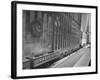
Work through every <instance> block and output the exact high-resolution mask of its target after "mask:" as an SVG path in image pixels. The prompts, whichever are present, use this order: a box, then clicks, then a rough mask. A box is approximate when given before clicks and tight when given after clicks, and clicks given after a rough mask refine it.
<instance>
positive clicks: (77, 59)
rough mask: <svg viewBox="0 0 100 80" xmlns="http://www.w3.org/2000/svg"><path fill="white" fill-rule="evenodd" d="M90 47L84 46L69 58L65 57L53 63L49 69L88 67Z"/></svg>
mask: <svg viewBox="0 0 100 80" xmlns="http://www.w3.org/2000/svg"><path fill="white" fill-rule="evenodd" d="M90 49H91V48H90V47H88V45H87V46H85V47H83V48H81V49H80V50H78V51H76V52H74V53H72V54H71V55H70V56H67V57H65V58H63V59H61V60H59V61H57V62H55V63H54V64H53V65H52V66H50V67H51V68H61V67H81V66H82V67H83V66H88V65H89V62H90V59H91V57H90Z"/></svg>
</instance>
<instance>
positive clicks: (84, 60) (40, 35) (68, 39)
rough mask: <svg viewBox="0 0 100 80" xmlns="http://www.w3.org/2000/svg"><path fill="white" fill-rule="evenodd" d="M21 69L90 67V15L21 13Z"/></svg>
mask: <svg viewBox="0 0 100 80" xmlns="http://www.w3.org/2000/svg"><path fill="white" fill-rule="evenodd" d="M22 19H23V53H22V55H23V69H37V68H63V67H81V66H82V67H84V66H91V57H90V56H91V40H90V39H91V30H90V29H91V21H90V20H91V14H89V13H74V12H73V13H70V12H46V11H28V10H23V18H22Z"/></svg>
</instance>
